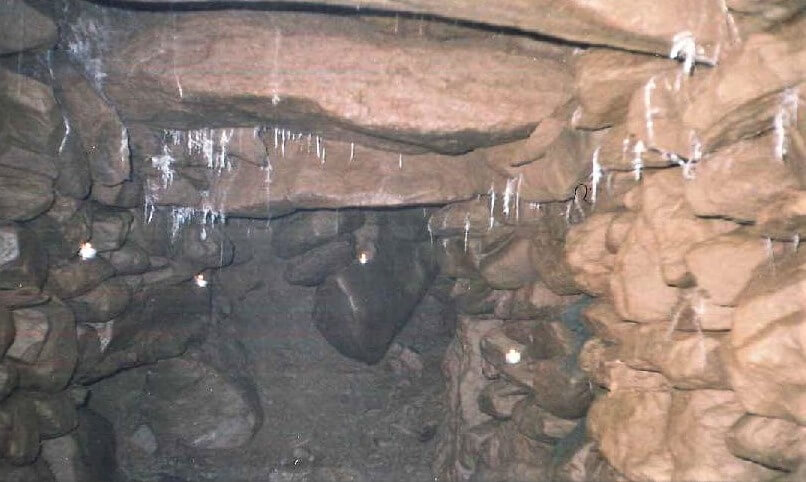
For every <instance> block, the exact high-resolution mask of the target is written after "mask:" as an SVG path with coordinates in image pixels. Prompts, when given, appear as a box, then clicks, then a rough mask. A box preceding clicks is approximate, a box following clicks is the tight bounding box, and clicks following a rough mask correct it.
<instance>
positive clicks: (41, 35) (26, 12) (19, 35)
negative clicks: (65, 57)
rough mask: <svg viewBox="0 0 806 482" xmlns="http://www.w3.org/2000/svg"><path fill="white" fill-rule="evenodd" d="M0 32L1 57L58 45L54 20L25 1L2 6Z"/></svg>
mask: <svg viewBox="0 0 806 482" xmlns="http://www.w3.org/2000/svg"><path fill="white" fill-rule="evenodd" d="M0 32H3V36H2V37H0V55H5V54H9V53H14V52H21V51H23V50H29V49H36V48H42V47H49V46H51V45H53V44H54V43H56V36H57V34H58V31H57V29H56V24H55V23H53V20H51V19H50V18H48V17H47V16H46V15H43V14H42V13H40V12H39V10H37V9H35V8H31V7H30V6H29V5H27V4H26V3H25V2H24V1H23V0H9V1H7V2H3V4H2V5H0Z"/></svg>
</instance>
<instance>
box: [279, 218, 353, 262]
mask: <svg viewBox="0 0 806 482" xmlns="http://www.w3.org/2000/svg"><path fill="white" fill-rule="evenodd" d="M362 223H363V217H362V216H361V214H356V213H354V212H351V211H312V212H299V213H295V214H292V215H291V216H289V217H288V218H284V219H283V220H282V221H278V222H277V223H276V224H274V225H273V226H272V227H273V229H272V239H271V243H272V248H274V251H275V253H276V255H277V256H279V257H281V258H284V259H289V258H293V257H294V256H299V255H301V254H303V253H305V252H306V251H310V250H311V249H313V248H315V247H317V246H321V245H323V244H325V243H328V242H330V241H332V240H334V239H336V238H337V237H338V236H339V235H343V234H349V233H350V232H352V231H354V230H355V229H357V228H358V227H359V226H361V224H362Z"/></svg>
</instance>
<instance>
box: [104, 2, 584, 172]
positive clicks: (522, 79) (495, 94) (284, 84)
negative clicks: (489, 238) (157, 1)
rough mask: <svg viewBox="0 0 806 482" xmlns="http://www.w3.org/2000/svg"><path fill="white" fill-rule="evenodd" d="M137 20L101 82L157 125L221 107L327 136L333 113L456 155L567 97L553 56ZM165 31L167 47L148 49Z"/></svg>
mask: <svg viewBox="0 0 806 482" xmlns="http://www.w3.org/2000/svg"><path fill="white" fill-rule="evenodd" d="M148 21H149V22H150V23H151V24H150V25H148V26H146V27H145V28H143V29H142V30H141V31H140V32H138V34H137V35H136V36H135V37H134V38H131V39H129V40H128V41H127V42H126V43H125V45H124V46H123V47H122V48H121V49H119V50H115V51H114V52H115V53H114V54H113V55H112V56H111V58H106V59H104V60H105V63H106V65H107V68H108V72H107V77H106V78H105V79H104V83H105V86H106V91H107V93H108V95H109V96H110V98H111V99H113V101H114V102H115V103H116V105H118V106H119V107H120V109H121V112H122V114H123V116H124V117H125V118H127V119H130V120H138V121H146V122H149V123H151V124H159V125H162V126H165V127H179V126H184V127H192V126H195V125H199V124H202V123H203V122H204V121H205V120H206V119H208V118H210V117H213V118H214V117H215V116H216V114H217V113H218V112H220V108H221V106H222V105H226V106H227V115H226V117H227V118H228V119H229V120H231V123H232V124H235V125H244V124H247V125H249V124H250V123H252V124H261V123H265V122H267V121H271V122H276V119H283V120H284V121H286V122H287V123H288V124H289V125H294V126H295V129H299V130H303V131H307V132H314V131H315V132H324V133H327V131H328V129H330V126H329V125H328V124H330V123H331V122H332V120H333V119H340V122H341V123H343V124H344V127H343V128H346V129H347V130H353V131H358V132H361V133H363V134H367V133H371V134H374V135H377V136H379V137H384V138H387V139H389V140H392V141H393V142H394V141H398V142H399V143H400V144H403V145H405V144H409V145H419V146H426V147H428V148H430V149H433V150H436V151H440V152H453V153H459V152H465V151H467V150H469V149H472V148H475V147H479V146H483V145H490V144H495V143H499V142H502V141H507V140H512V139H516V138H518V137H525V136H526V135H527V134H528V132H530V131H531V130H532V129H533V128H534V126H535V125H536V124H537V123H538V122H539V121H540V120H541V119H543V118H545V117H547V116H548V115H549V114H550V113H551V112H552V111H553V110H554V109H555V108H556V107H558V106H559V105H561V104H563V103H564V102H565V101H566V100H568V98H569V95H570V93H569V92H568V91H567V90H568V89H567V85H568V84H570V77H569V75H568V74H567V73H566V72H565V71H564V69H563V68H562V66H561V65H560V64H558V63H557V62H555V61H553V60H550V59H544V58H539V57H534V56H530V57H526V56H519V55H512V54H508V53H504V52H502V51H497V50H492V49H490V48H488V47H486V46H483V45H479V44H472V46H466V45H463V44H462V43H456V44H448V43H445V44H434V43H426V42H423V41H421V40H420V39H416V38H404V37H390V36H384V35H380V34H378V33H376V32H373V30H372V29H371V28H368V27H367V24H362V23H361V22H356V21H354V20H351V19H349V18H348V17H342V18H338V17H335V16H327V17H325V16H317V15H310V14H308V15H300V14H294V13H287V14H279V15H278V14H277V13H269V12H259V11H251V12H241V11H228V12H215V13H213V12H209V13H208V12H200V13H193V14H189V15H182V16H179V17H177V18H176V19H174V20H170V19H168V18H167V17H161V18H155V17H150V18H149V19H148ZM168 27H170V29H171V32H172V33H171V42H170V43H169V44H165V45H166V47H168V48H166V49H165V50H164V51H163V52H160V53H159V54H158V55H156V56H155V55H154V49H153V45H154V39H155V38H160V37H161V36H163V35H164V33H163V32H165V29H166V28H168ZM345 32H349V36H348V35H345ZM312 35H313V37H312ZM258 46H260V47H258ZM314 46H315V47H314ZM135 59H139V60H135ZM368 59H372V60H371V62H369V61H368ZM166 65H170V66H171V68H170V69H166V68H164V67H165V66H166ZM317 65H327V71H326V72H325V73H324V74H323V73H322V72H321V71H315V72H314V71H312V70H311V66H317ZM432 65H440V69H439V70H438V71H435V70H434V69H433V68H432V67H431V66H432ZM213 71H214V72H216V74H215V76H212V77H211V76H210V75H208V72H213ZM535 71H540V73H541V75H530V74H529V72H535ZM288 72H296V73H295V74H294V75H293V76H291V75H288V74H287V73H288ZM344 72H351V73H352V74H351V75H350V76H349V77H344V76H343V75H344V74H343V73H344ZM300 73H302V77H300ZM334 82H337V83H341V84H343V85H344V86H345V88H344V89H333V88H332V87H333V85H334ZM447 85H450V86H451V88H450V89H445V86H447ZM138 92H149V93H150V94H149V95H148V96H140V95H133V94H136V93H138ZM390 93H394V94H393V95H391V96H390ZM479 95H482V97H483V98H485V99H495V102H478V100H479V97H478V96H479ZM200 98H205V99H207V100H206V101H205V102H196V101H195V100H194V99H200ZM213 99H215V100H214V101H213V102H212V103H211V102H210V101H212V100H213ZM247 99H248V100H247ZM213 104H215V107H214V106H213ZM336 132H338V129H337V130H336ZM347 136H348V137H349V134H347ZM329 137H332V136H329ZM356 137H358V136H353V137H352V139H350V140H360V137H359V138H358V139H356ZM358 159H360V156H358Z"/></svg>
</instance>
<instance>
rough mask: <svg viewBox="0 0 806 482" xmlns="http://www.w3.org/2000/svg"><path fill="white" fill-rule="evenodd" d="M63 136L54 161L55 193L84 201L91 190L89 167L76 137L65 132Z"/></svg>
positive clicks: (79, 141)
mask: <svg viewBox="0 0 806 482" xmlns="http://www.w3.org/2000/svg"><path fill="white" fill-rule="evenodd" d="M68 122H69V121H68ZM65 125H69V124H65ZM64 136H65V137H64V139H63V144H62V145H60V146H59V152H58V158H57V161H56V169H57V170H58V173H59V174H58V177H57V178H56V184H55V187H56V192H58V193H59V194H61V195H63V196H69V197H72V198H75V199H86V197H87V196H88V195H89V194H90V189H91V188H92V177H91V173H90V165H89V163H88V162H87V157H86V154H84V150H83V147H82V146H81V140H79V138H78V136H77V135H76V134H75V133H73V132H66V133H65V134H64ZM99 186H100V185H99ZM96 187H97V186H96Z"/></svg>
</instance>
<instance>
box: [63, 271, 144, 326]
mask: <svg viewBox="0 0 806 482" xmlns="http://www.w3.org/2000/svg"><path fill="white" fill-rule="evenodd" d="M130 300H131V290H130V289H129V286H128V285H127V284H126V283H125V282H124V281H123V280H121V279H120V278H113V279H111V280H108V281H105V282H103V283H101V284H100V285H98V286H97V287H96V288H93V289H92V290H91V291H89V292H87V293H85V294H83V295H80V296H76V297H74V298H71V299H69V300H67V305H68V306H69V307H70V309H72V310H73V313H74V314H75V317H76V321H78V322H82V323H102V322H104V321H109V320H111V319H113V318H115V317H117V316H119V315H120V314H121V313H123V312H124V311H125V310H126V307H128V306H129V301H130Z"/></svg>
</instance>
